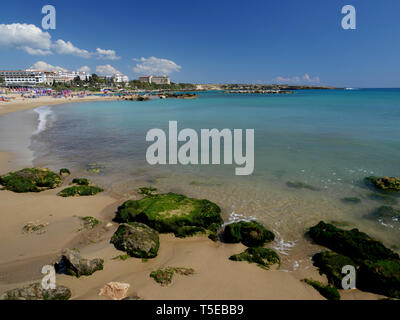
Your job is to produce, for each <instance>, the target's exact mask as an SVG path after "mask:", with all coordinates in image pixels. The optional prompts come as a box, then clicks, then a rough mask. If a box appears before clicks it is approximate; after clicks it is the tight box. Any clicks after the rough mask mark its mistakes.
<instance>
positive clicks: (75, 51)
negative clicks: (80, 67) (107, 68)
mask: <svg viewBox="0 0 400 320" xmlns="http://www.w3.org/2000/svg"><path fill="white" fill-rule="evenodd" d="M53 48H54V50H55V51H56V52H57V53H58V54H71V55H74V56H78V57H82V58H90V57H91V53H90V52H89V51H87V50H83V49H79V48H77V47H75V46H74V45H73V44H72V43H71V41H67V42H65V41H64V40H61V39H59V40H57V41H56V42H55V43H54V44H53Z"/></svg>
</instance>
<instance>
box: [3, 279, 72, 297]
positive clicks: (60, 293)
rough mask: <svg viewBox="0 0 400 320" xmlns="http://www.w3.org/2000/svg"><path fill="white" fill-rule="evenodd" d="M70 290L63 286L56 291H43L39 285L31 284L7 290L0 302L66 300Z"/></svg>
mask: <svg viewBox="0 0 400 320" xmlns="http://www.w3.org/2000/svg"><path fill="white" fill-rule="evenodd" d="M69 298H71V290H70V289H68V288H67V287H64V286H57V287H56V289H54V290H53V289H48V290H45V289H43V287H42V285H41V283H33V284H30V285H28V286H26V287H23V288H17V289H13V290H9V291H7V292H5V293H4V294H2V295H1V296H0V300H68V299H69Z"/></svg>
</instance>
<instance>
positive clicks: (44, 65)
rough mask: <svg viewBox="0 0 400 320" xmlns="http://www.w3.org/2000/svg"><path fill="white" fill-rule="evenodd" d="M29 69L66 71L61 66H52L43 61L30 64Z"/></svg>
mask: <svg viewBox="0 0 400 320" xmlns="http://www.w3.org/2000/svg"><path fill="white" fill-rule="evenodd" d="M31 69H34V70H40V71H66V69H64V68H63V67H59V66H53V65H51V64H48V63H46V62H44V61H38V62H36V63H35V64H34V65H33V66H31Z"/></svg>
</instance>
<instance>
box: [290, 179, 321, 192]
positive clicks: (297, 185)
mask: <svg viewBox="0 0 400 320" xmlns="http://www.w3.org/2000/svg"><path fill="white" fill-rule="evenodd" d="M286 185H287V186H288V187H289V188H293V189H308V190H312V191H320V190H321V189H320V188H317V187H314V186H312V185H309V184H307V183H304V182H300V181H295V182H292V181H288V182H287V183H286Z"/></svg>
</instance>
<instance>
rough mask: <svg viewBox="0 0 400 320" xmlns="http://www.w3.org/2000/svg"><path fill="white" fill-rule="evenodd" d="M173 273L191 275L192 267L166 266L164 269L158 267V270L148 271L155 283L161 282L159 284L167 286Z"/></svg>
mask: <svg viewBox="0 0 400 320" xmlns="http://www.w3.org/2000/svg"><path fill="white" fill-rule="evenodd" d="M175 273H177V274H180V275H184V276H188V275H193V274H194V269H192V268H175V267H167V268H164V269H158V270H155V271H152V272H151V273H150V277H152V278H153V279H154V281H156V282H157V283H159V284H161V286H167V285H169V284H170V283H171V282H172V278H173V276H174V274H175Z"/></svg>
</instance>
